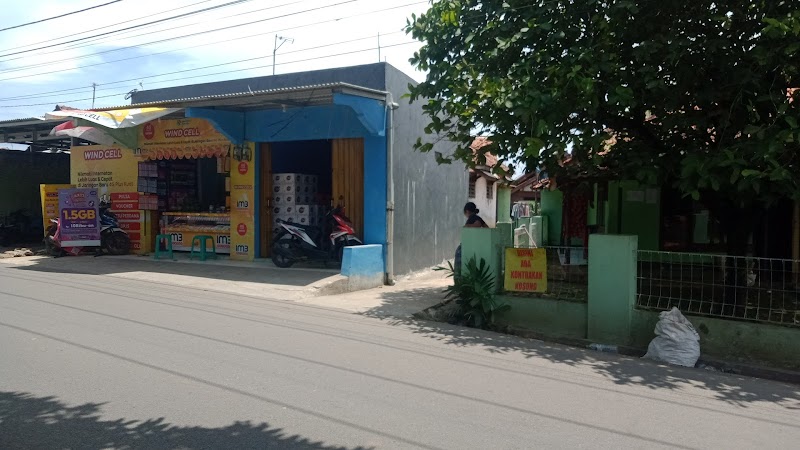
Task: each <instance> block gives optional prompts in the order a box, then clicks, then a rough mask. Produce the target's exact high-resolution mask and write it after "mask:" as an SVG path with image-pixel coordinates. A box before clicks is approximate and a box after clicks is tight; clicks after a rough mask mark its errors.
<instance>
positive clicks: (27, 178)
mask: <svg viewBox="0 0 800 450" xmlns="http://www.w3.org/2000/svg"><path fill="white" fill-rule="evenodd" d="M40 184H69V155H68V154H65V153H30V152H18V151H3V150H0V215H4V214H8V213H10V212H13V211H16V210H18V209H25V210H27V211H28V213H30V215H31V216H32V217H41V216H42V207H41V199H40V198H39V185H40Z"/></svg>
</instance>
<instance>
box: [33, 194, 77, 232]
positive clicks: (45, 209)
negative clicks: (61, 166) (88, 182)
mask: <svg viewBox="0 0 800 450" xmlns="http://www.w3.org/2000/svg"><path fill="white" fill-rule="evenodd" d="M74 187H75V186H73V185H71V184H40V185H39V194H40V195H41V199H42V225H44V231H45V233H46V232H47V228H49V227H50V225H51V224H52V222H50V219H58V190H59V189H68V188H74Z"/></svg>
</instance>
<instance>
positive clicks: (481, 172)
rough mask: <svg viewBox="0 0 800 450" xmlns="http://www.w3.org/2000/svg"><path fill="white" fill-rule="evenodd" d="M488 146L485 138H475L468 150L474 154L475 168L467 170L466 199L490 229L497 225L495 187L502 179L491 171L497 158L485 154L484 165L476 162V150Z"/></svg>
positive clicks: (488, 142)
mask: <svg viewBox="0 0 800 450" xmlns="http://www.w3.org/2000/svg"><path fill="white" fill-rule="evenodd" d="M489 144H490V141H489V140H488V139H486V138H485V137H477V138H475V140H474V141H472V145H470V148H471V149H472V152H473V154H475V168H472V169H469V187H468V188H467V197H469V201H471V202H473V203H475V206H477V207H478V209H479V210H480V216H481V218H482V219H483V220H484V221H485V222H486V224H487V225H489V226H490V227H494V226H495V224H496V223H497V186H498V184H499V182H501V181H502V180H503V178H502V177H501V176H499V175H496V174H494V173H492V169H493V168H494V167H495V166H496V165H497V163H498V161H497V157H495V156H494V155H491V154H489V153H486V154H485V155H484V157H485V158H486V162H485V164H481V162H480V161H478V156H477V153H478V150H480V149H481V148H483V147H485V146H487V145H489Z"/></svg>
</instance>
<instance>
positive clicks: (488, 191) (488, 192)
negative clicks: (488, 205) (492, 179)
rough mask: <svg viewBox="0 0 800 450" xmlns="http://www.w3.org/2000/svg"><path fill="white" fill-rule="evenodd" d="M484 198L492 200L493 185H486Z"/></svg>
mask: <svg viewBox="0 0 800 450" xmlns="http://www.w3.org/2000/svg"><path fill="white" fill-rule="evenodd" d="M486 198H488V199H489V200H491V199H493V198H494V184H493V183H486Z"/></svg>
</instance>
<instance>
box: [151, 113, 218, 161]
mask: <svg viewBox="0 0 800 450" xmlns="http://www.w3.org/2000/svg"><path fill="white" fill-rule="evenodd" d="M137 143H138V148H137V149H136V154H137V155H140V156H141V157H142V158H143V159H151V160H152V159H182V158H211V157H222V156H225V155H227V154H228V151H229V150H230V147H231V142H230V141H229V140H228V139H227V138H226V137H225V135H223V134H222V133H220V132H219V131H217V130H216V129H215V128H214V126H213V125H211V123H209V122H208V121H207V120H205V119H196V118H186V119H158V120H153V121H150V122H147V123H146V124H144V125H142V126H141V127H139V136H138V139H137Z"/></svg>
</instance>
